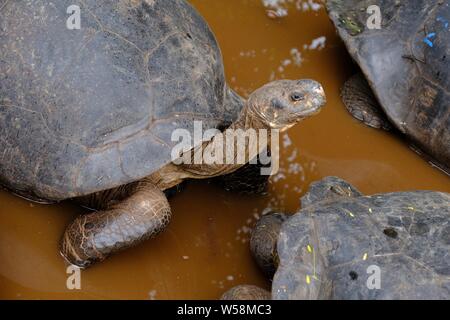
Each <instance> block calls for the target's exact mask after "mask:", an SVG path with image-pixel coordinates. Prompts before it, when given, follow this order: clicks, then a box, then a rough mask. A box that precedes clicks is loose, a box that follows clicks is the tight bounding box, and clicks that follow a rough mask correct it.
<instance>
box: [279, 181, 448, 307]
mask: <svg viewBox="0 0 450 320" xmlns="http://www.w3.org/2000/svg"><path fill="white" fill-rule="evenodd" d="M302 206H303V209H302V210H301V211H300V212H299V213H297V214H296V215H294V216H292V217H291V218H290V219H288V220H287V221H286V222H285V223H284V224H283V226H282V228H281V232H280V235H279V238H278V248H277V250H278V255H279V259H280V264H279V268H278V270H277V273H276V274H275V277H274V281H273V286H272V296H273V298H274V299H314V300H315V299H449V298H450V194H447V193H440V192H432V191H415V192H397V193H389V194H378V195H373V196H363V195H361V193H360V192H359V191H358V190H356V189H355V188H354V187H353V186H351V185H350V184H348V183H347V182H345V181H343V180H341V179H339V178H335V177H329V178H326V179H324V180H322V181H320V182H317V183H314V184H313V185H312V187H311V189H310V190H309V192H308V193H307V194H306V195H305V196H304V197H303V198H302ZM378 276H379V278H378V279H379V282H378V283H377V279H376V278H375V277H378Z"/></svg>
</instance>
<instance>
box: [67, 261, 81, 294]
mask: <svg viewBox="0 0 450 320" xmlns="http://www.w3.org/2000/svg"><path fill="white" fill-rule="evenodd" d="M66 273H67V274H68V275H69V276H68V277H67V280H66V287H67V289H69V290H81V269H80V268H79V267H77V266H74V265H70V266H68V267H67V269H66Z"/></svg>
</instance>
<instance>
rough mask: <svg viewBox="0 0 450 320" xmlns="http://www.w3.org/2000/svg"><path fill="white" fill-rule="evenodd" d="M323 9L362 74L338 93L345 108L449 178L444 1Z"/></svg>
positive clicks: (448, 39)
mask: <svg viewBox="0 0 450 320" xmlns="http://www.w3.org/2000/svg"><path fill="white" fill-rule="evenodd" d="M327 9H328V12H329V15H330V17H331V19H332V21H333V22H334V25H335V26H336V28H337V30H338V33H339V35H340V37H341V38H342V40H343V41H344V43H345V45H346V47H347V49H348V52H349V53H350V55H351V56H352V57H353V59H354V60H355V61H356V63H357V64H358V66H359V67H360V69H361V73H359V74H357V75H356V76H353V77H352V78H350V80H349V81H347V82H346V84H345V85H344V87H343V89H342V98H343V101H344V104H345V105H346V107H347V109H348V110H349V111H350V112H351V114H352V115H353V116H354V117H356V118H357V119H359V120H361V121H363V122H364V123H366V124H367V125H369V126H372V127H375V128H384V129H388V130H389V129H391V128H393V127H394V128H396V130H399V131H400V132H401V133H403V134H404V135H405V137H407V138H408V140H409V141H410V142H411V145H412V146H413V148H414V149H415V150H416V151H418V152H419V153H421V154H423V155H427V158H429V160H430V162H433V163H434V164H435V165H437V166H438V167H440V168H441V169H443V170H444V171H446V172H447V173H449V172H450V171H449V170H450V107H449V104H450V56H449V52H450V51H449V50H450V27H449V26H450V6H449V3H448V1H442V0H411V1H398V0H328V1H327ZM377 15H378V17H377ZM377 20H378V22H381V23H380V25H377Z"/></svg>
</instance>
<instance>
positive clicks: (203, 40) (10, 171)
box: [0, 0, 325, 267]
mask: <svg viewBox="0 0 450 320" xmlns="http://www.w3.org/2000/svg"><path fill="white" fill-rule="evenodd" d="M77 6H78V7H77ZM77 8H78V9H79V10H78V13H79V14H80V17H81V25H80V27H81V28H73V27H71V28H67V27H66V26H68V23H67V20H68V19H71V18H72V17H74V16H73V15H74V14H76V13H77ZM68 9H69V10H68ZM67 12H69V14H68V13H67ZM324 103H325V95H324V91H323V89H322V87H321V85H320V84H319V83H317V82H315V81H313V80H279V81H276V82H273V83H270V84H267V85H265V86H263V87H262V88H260V89H258V90H256V91H255V92H254V93H253V94H252V95H250V97H249V98H248V99H247V100H244V99H243V98H241V97H239V96H238V95H237V94H236V93H235V92H233V91H232V90H231V89H230V88H229V87H228V86H227V84H226V81H225V77H224V68H223V63H222V56H221V53H220V49H219V46H218V44H217V42H216V39H215V37H214V35H213V33H212V32H211V30H210V29H209V27H208V25H207V24H206V22H205V21H204V20H203V19H202V17H201V16H200V15H199V14H198V13H197V12H196V10H195V9H194V8H193V7H192V6H191V5H189V4H188V3H187V2H185V1H183V0H120V1H98V0H95V1H94V0H83V1H81V0H70V1H69V0H60V1H53V2H51V1H46V0H24V1H8V0H0V183H1V184H2V185H3V186H5V187H6V188H7V189H9V190H11V191H13V192H15V193H16V194H18V195H21V196H23V197H26V198H28V199H32V200H36V201H41V202H54V201H61V200H65V199H76V200H77V201H79V202H80V203H81V204H83V205H84V206H87V207H89V208H94V209H99V210H100V211H98V212H93V213H90V214H86V215H83V216H81V217H79V218H77V219H76V220H75V221H74V222H73V223H72V224H71V225H70V226H69V227H68V228H67V230H66V232H65V234H64V236H63V239H62V244H61V253H62V255H63V256H64V257H65V259H66V260H67V261H68V262H70V263H72V264H74V265H77V266H79V267H88V266H89V265H91V264H93V263H95V262H96V261H101V260H103V259H105V258H106V257H108V256H109V255H110V254H112V253H114V252H116V251H118V250H122V249H125V248H127V247H130V246H133V245H136V244H137V243H139V242H141V241H143V240H145V239H148V238H150V237H153V236H155V235H156V234H157V233H159V232H160V231H162V230H163V229H164V228H165V227H166V225H167V224H168V222H169V219H170V217H171V210H170V206H169V203H168V201H167V199H166V196H165V194H164V193H163V191H164V190H168V189H170V188H171V187H174V186H176V185H178V184H179V183H180V182H182V181H183V180H185V179H190V178H193V179H204V178H210V177H216V176H221V175H224V174H228V173H231V172H234V171H236V170H237V169H239V168H240V167H241V166H242V164H240V163H238V162H237V161H234V162H233V161H231V163H230V162H229V161H224V156H222V157H221V158H220V157H219V158H218V160H220V161H214V162H209V163H211V164H208V163H203V162H204V161H200V162H199V161H197V160H198V158H197V155H199V154H200V160H203V158H202V155H203V152H206V150H207V149H208V148H209V150H213V152H210V155H216V156H218V152H219V151H217V150H220V149H217V147H219V148H222V150H223V151H224V152H223V153H224V155H225V154H226V155H231V156H232V157H231V159H232V160H236V158H237V157H238V155H237V154H236V153H237V152H238V150H239V148H237V147H236V148H235V144H237V142H236V140H233V141H230V140H227V139H226V138H225V135H227V133H228V132H234V133H236V132H241V133H240V134H241V135H242V134H245V130H247V129H255V130H257V129H265V130H266V131H269V134H270V132H271V131H270V130H285V129H288V128H290V127H292V126H293V125H294V124H296V123H298V122H299V121H301V120H302V119H304V118H306V117H309V116H311V115H313V114H316V113H317V112H318V111H319V110H320V108H321V107H322V105H323V104H324ZM231 122H232V124H231V125H230V123H231ZM199 123H200V125H201V126H202V127H203V131H205V130H207V129H215V128H224V127H226V126H229V128H228V130H227V133H225V132H221V131H219V130H216V131H213V132H211V131H210V130H209V131H205V134H203V131H201V132H200V137H198V131H195V130H194V129H195V127H196V125H197V126H198V125H199ZM178 129H183V130H182V131H181V133H184V135H186V134H187V135H189V136H190V137H192V136H194V138H193V140H192V141H189V143H188V144H184V145H183V148H182V149H181V150H178V149H177V148H176V147H177V146H179V140H178V139H180V137H181V136H183V135H182V134H181V135H178V136H177V138H176V139H175V140H174V138H173V133H175V132H178V134H180V131H179V130H178ZM233 129H234V131H233ZM237 129H243V130H240V131H239V130H237ZM206 132H209V135H207V134H206ZM270 140H271V139H270V138H269V139H268V141H269V142H270ZM224 141H225V142H224ZM252 141H253V140H252ZM222 142H223V144H221V143H222ZM255 144H256V143H255V142H250V141H249V139H245V142H244V144H243V146H244V153H245V156H246V158H245V159H247V161H248V159H253V158H255V157H256V156H257V154H258V151H261V150H262V149H261V147H263V148H267V147H268V146H267V144H266V145H265V146H261V144H259V146H256V145H255ZM223 148H224V149H223ZM175 149H177V150H178V151H177V152H175V151H174V150H175ZM192 150H195V152H191V151H192ZM215 151H217V153H214V152H215ZM241 156H242V155H241ZM228 159H229V158H227V160H228ZM180 160H183V161H180ZM216 160H217V159H216Z"/></svg>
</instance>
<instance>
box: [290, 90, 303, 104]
mask: <svg viewBox="0 0 450 320" xmlns="http://www.w3.org/2000/svg"><path fill="white" fill-rule="evenodd" d="M304 99H305V95H304V94H301V93H299V92H294V93H293V94H292V95H291V100H292V101H294V102H297V101H302V100H304Z"/></svg>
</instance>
